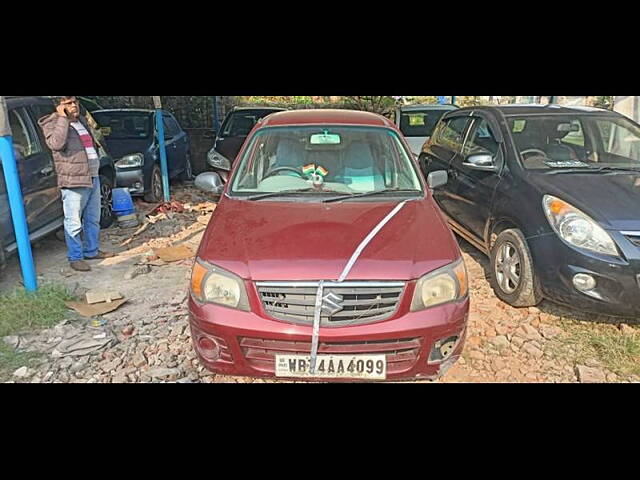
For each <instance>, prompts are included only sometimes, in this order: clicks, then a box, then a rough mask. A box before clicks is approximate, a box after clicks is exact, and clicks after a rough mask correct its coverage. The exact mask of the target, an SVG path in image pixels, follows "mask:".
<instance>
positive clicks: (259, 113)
mask: <svg viewBox="0 0 640 480" xmlns="http://www.w3.org/2000/svg"><path fill="white" fill-rule="evenodd" d="M276 111H277V110H276ZM274 112H275V111H274V110H239V111H236V112H232V113H231V114H229V116H228V117H227V118H226V119H225V121H224V123H223V124H222V127H221V129H220V132H221V134H220V135H221V136H222V137H241V136H244V135H248V134H249V132H250V131H251V129H252V128H253V127H254V125H255V124H256V123H257V122H258V120H260V119H261V118H264V117H266V116H267V115H271V114H272V113H274Z"/></svg>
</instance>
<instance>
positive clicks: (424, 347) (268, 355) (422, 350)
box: [189, 296, 469, 382]
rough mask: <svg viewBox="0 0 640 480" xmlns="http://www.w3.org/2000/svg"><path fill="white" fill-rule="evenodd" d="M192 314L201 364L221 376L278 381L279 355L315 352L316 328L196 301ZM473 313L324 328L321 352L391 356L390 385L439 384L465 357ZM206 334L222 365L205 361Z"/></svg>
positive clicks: (459, 308) (432, 313)
mask: <svg viewBox="0 0 640 480" xmlns="http://www.w3.org/2000/svg"><path fill="white" fill-rule="evenodd" d="M251 303H252V304H253V302H251ZM405 303H406V299H405V301H403V302H402V303H401V305H400V306H399V310H398V311H399V312H403V311H407V310H408V307H407V305H406V304H405ZM252 306H253V305H252ZM403 307H405V308H403ZM189 312H190V315H189V319H190V324H191V335H192V341H193V342H194V349H195V351H196V353H197V355H198V358H199V359H200V362H201V363H202V364H203V365H204V366H205V367H206V368H207V369H209V370H211V371H213V372H216V373H222V374H227V375H244V376H251V377H274V376H275V373H274V370H275V354H276V353H288V354H303V355H308V354H309V353H310V351H311V336H312V327H311V326H307V325H295V324H291V323H287V322H284V321H279V320H275V319H271V318H267V316H266V315H265V316H262V314H260V315H258V314H256V313H254V311H251V312H245V311H240V310H234V309H230V308H226V307H221V306H217V305H213V304H205V305H200V304H198V303H197V302H196V301H194V299H193V298H192V297H191V296H190V298H189ZM468 312H469V299H468V298H467V299H465V300H462V301H461V302H459V303H452V304H446V305H441V306H439V307H434V308H431V309H427V310H424V311H422V312H408V313H406V314H404V315H399V316H398V315H396V316H394V317H392V318H391V319H389V320H385V321H381V322H378V323H371V324H365V325H354V326H349V327H336V328H322V327H321V328H320V336H319V345H320V347H319V353H326V354H367V353H384V354H386V355H387V380H402V379H429V380H435V379H437V378H438V377H440V376H441V375H443V374H444V372H445V371H446V370H447V369H448V368H449V367H450V366H451V365H453V363H455V361H456V360H457V359H458V358H459V357H460V354H461V352H462V349H463V346H464V341H465V337H466V325H467V320H468ZM202 335H205V336H207V337H208V338H210V339H211V338H213V339H214V340H215V341H216V343H218V345H219V346H220V357H219V359H218V360H216V361H213V362H212V361H209V360H207V359H205V358H204V357H203V356H202V354H201V352H200V351H199V348H198V346H197V339H198V338H199V337H200V336H202ZM453 335H458V336H460V340H459V341H458V343H457V345H456V347H455V349H454V352H453V353H452V354H451V356H450V357H448V358H447V359H446V360H445V361H444V362H442V363H438V364H429V363H428V357H429V354H430V352H431V349H432V348H433V345H434V343H435V342H436V341H438V340H440V339H443V338H447V337H449V336H453ZM371 345H373V347H371ZM343 381H344V380H343ZM346 381H349V382H351V381H355V380H351V379H348V380H346Z"/></svg>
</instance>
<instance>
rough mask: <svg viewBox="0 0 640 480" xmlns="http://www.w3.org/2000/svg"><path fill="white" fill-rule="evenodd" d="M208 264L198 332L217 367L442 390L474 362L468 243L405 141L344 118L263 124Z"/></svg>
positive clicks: (442, 179)
mask: <svg viewBox="0 0 640 480" xmlns="http://www.w3.org/2000/svg"><path fill="white" fill-rule="evenodd" d="M234 165H235V166H234V169H233V171H232V174H231V178H230V181H229V182H228V183H227V184H226V185H225V186H224V187H221V186H220V185H221V183H220V179H219V178H218V177H217V174H215V173H211V172H208V173H204V174H202V175H200V176H199V177H198V179H197V180H196V184H197V185H198V186H200V187H201V188H203V189H204V190H207V191H211V192H215V193H220V192H221V188H224V191H223V192H222V198H221V201H220V203H219V205H218V207H217V208H216V210H215V212H214V214H213V217H212V219H211V222H210V223H209V225H208V227H207V229H206V231H205V234H204V237H203V239H202V243H201V244H200V248H199V250H198V254H197V259H196V260H197V261H196V263H195V266H194V269H193V273H192V280H191V295H190V298H189V310H190V323H191V333H192V338H193V342H194V346H195V350H196V352H197V355H198V357H199V359H200V361H201V362H202V364H203V365H205V366H206V368H208V369H210V370H212V371H214V372H218V373H223V374H229V375H248V376H253V377H274V376H276V377H283V378H293V379H295V378H303V379H351V380H352V379H358V380H396V379H408V378H426V379H435V378H438V377H439V376H440V375H442V374H443V373H444V372H445V371H446V370H447V369H448V368H449V367H450V366H451V365H452V364H453V363H454V362H455V361H456V360H457V359H458V358H459V356H460V353H461V351H462V347H463V343H464V339H465V333H466V325H467V317H468V311H469V295H468V286H467V275H466V269H465V266H464V262H463V260H462V256H461V254H460V250H459V248H458V245H457V243H456V240H455V238H454V236H453V234H452V233H451V231H450V230H449V228H448V226H447V224H446V223H445V220H444V219H443V217H442V214H441V212H440V210H439V208H438V207H437V206H436V204H435V203H434V201H433V198H432V194H431V189H433V188H437V187H438V186H441V185H443V184H444V183H446V181H447V177H446V172H432V173H431V174H430V176H429V178H428V179H427V182H426V184H425V182H424V180H423V178H422V177H421V175H419V173H418V172H419V169H418V166H417V164H416V162H415V159H414V158H413V156H412V155H411V152H410V150H409V148H408V146H407V144H406V142H405V140H404V138H403V137H402V134H401V133H400V131H399V130H398V129H397V128H396V127H395V126H394V125H393V123H391V122H390V121H389V120H387V119H386V118H384V117H382V116H379V115H376V114H372V113H367V112H356V111H343V110H305V111H287V112H281V113H275V114H272V115H269V116H268V117H266V118H265V119H263V120H262V121H261V122H259V123H258V124H256V126H255V127H254V129H253V130H252V131H251V133H250V134H249V136H248V137H247V141H246V142H245V144H244V145H243V147H242V150H241V151H240V152H239V153H238V157H237V159H236V161H235V162H234Z"/></svg>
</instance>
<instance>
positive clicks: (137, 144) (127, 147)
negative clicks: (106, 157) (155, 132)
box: [105, 137, 152, 162]
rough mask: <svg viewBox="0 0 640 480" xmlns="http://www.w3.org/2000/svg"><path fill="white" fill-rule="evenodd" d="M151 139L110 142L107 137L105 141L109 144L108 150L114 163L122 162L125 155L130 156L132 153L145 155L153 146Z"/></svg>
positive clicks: (127, 139)
mask: <svg viewBox="0 0 640 480" xmlns="http://www.w3.org/2000/svg"><path fill="white" fill-rule="evenodd" d="M151 141H152V139H151V138H145V139H137V138H131V139H130V138H126V139H115V140H113V139H112V140H109V138H108V137H107V138H106V139H105V143H106V144H107V150H109V153H110V154H111V157H112V158H113V159H114V161H116V162H117V161H118V160H120V159H121V158H122V157H124V156H125V155H129V154H130V153H143V154H144V153H145V152H146V151H147V150H148V149H149V147H150V146H151Z"/></svg>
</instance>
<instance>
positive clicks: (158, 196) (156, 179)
mask: <svg viewBox="0 0 640 480" xmlns="http://www.w3.org/2000/svg"><path fill="white" fill-rule="evenodd" d="M163 198H164V193H163V190H162V172H161V171H160V166H159V165H158V164H155V165H154V166H153V170H151V184H150V185H149V192H147V193H145V195H144V201H145V202H148V203H159V202H161V201H162V199H163Z"/></svg>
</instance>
